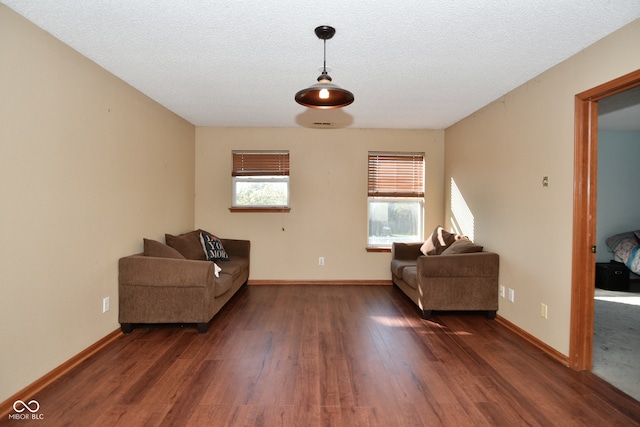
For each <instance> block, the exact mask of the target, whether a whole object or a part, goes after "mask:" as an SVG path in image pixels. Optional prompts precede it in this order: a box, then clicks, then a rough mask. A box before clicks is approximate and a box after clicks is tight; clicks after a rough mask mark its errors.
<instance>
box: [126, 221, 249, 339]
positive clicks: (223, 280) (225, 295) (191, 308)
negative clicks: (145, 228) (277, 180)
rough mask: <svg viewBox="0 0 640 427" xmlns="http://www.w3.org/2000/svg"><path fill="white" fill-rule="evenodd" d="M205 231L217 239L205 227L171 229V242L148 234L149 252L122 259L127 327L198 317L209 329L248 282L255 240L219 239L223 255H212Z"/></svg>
mask: <svg viewBox="0 0 640 427" xmlns="http://www.w3.org/2000/svg"><path fill="white" fill-rule="evenodd" d="M201 233H206V235H208V236H209V237H213V238H214V239H216V238H215V236H212V235H210V234H209V233H207V232H205V231H204V230H195V231H192V232H190V233H185V234H182V235H179V236H172V235H170V234H167V235H165V238H166V241H167V244H166V245H165V244H163V243H160V242H158V241H155V240H149V239H144V253H141V254H136V255H130V256H127V257H124V258H121V259H120V260H119V277H118V282H119V305H120V307H119V308H120V312H119V322H120V325H121V327H122V331H123V332H125V333H128V332H131V331H132V330H133V327H134V325H135V324H147V323H196V324H197V326H198V331H199V332H200V333H205V332H206V331H207V329H208V326H209V321H211V319H212V318H213V316H214V315H215V314H216V313H217V312H218V311H220V309H221V308H222V307H223V306H224V305H225V304H226V303H227V301H229V300H230V299H231V297H232V296H233V295H234V294H235V293H236V292H237V291H238V290H239V289H240V288H241V287H242V285H244V284H246V283H247V280H248V278H249V253H250V249H251V243H250V242H249V241H248V240H233V239H218V247H217V248H216V249H217V250H216V252H215V256H219V257H220V258H218V259H216V260H207V255H208V254H207V253H206V252H205V249H204V247H203V245H204V243H203V242H202V241H201V237H200V235H201ZM209 249H211V248H209ZM210 253H213V252H210ZM225 258H227V259H225ZM216 266H219V268H220V271H217V269H216Z"/></svg>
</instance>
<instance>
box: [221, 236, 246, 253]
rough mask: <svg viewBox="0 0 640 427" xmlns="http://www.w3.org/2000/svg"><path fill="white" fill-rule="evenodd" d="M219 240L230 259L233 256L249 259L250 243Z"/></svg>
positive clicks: (235, 240)
mask: <svg viewBox="0 0 640 427" xmlns="http://www.w3.org/2000/svg"><path fill="white" fill-rule="evenodd" d="M220 240H221V241H222V246H223V247H224V250H225V251H226V252H227V254H228V255H229V257H230V258H231V257H234V256H236V257H241V258H249V253H250V252H251V241H249V240H237V239H222V238H221V239H220Z"/></svg>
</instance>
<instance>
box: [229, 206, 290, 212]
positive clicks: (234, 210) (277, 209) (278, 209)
mask: <svg viewBox="0 0 640 427" xmlns="http://www.w3.org/2000/svg"><path fill="white" fill-rule="evenodd" d="M290 211H291V208H289V207H286V208H234V207H231V208H229V212H252V213H258V212H266V213H273V212H290Z"/></svg>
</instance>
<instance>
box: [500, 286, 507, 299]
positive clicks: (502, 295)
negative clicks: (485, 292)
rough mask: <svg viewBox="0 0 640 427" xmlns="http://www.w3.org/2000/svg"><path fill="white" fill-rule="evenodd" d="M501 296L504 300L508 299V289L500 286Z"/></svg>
mask: <svg viewBox="0 0 640 427" xmlns="http://www.w3.org/2000/svg"><path fill="white" fill-rule="evenodd" d="M500 296H501V297H502V298H506V297H507V294H506V288H505V287H504V286H503V285H500Z"/></svg>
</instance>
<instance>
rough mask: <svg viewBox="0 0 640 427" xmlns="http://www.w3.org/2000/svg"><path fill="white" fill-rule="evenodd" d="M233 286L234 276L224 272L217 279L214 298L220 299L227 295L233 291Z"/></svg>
mask: <svg viewBox="0 0 640 427" xmlns="http://www.w3.org/2000/svg"><path fill="white" fill-rule="evenodd" d="M232 285H233V276H232V275H231V274H227V273H224V272H220V275H219V276H218V278H217V279H216V284H215V287H214V289H213V296H214V297H216V298H218V297H219V296H220V295H222V294H224V293H226V292H228V291H229V289H231V286H232Z"/></svg>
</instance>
